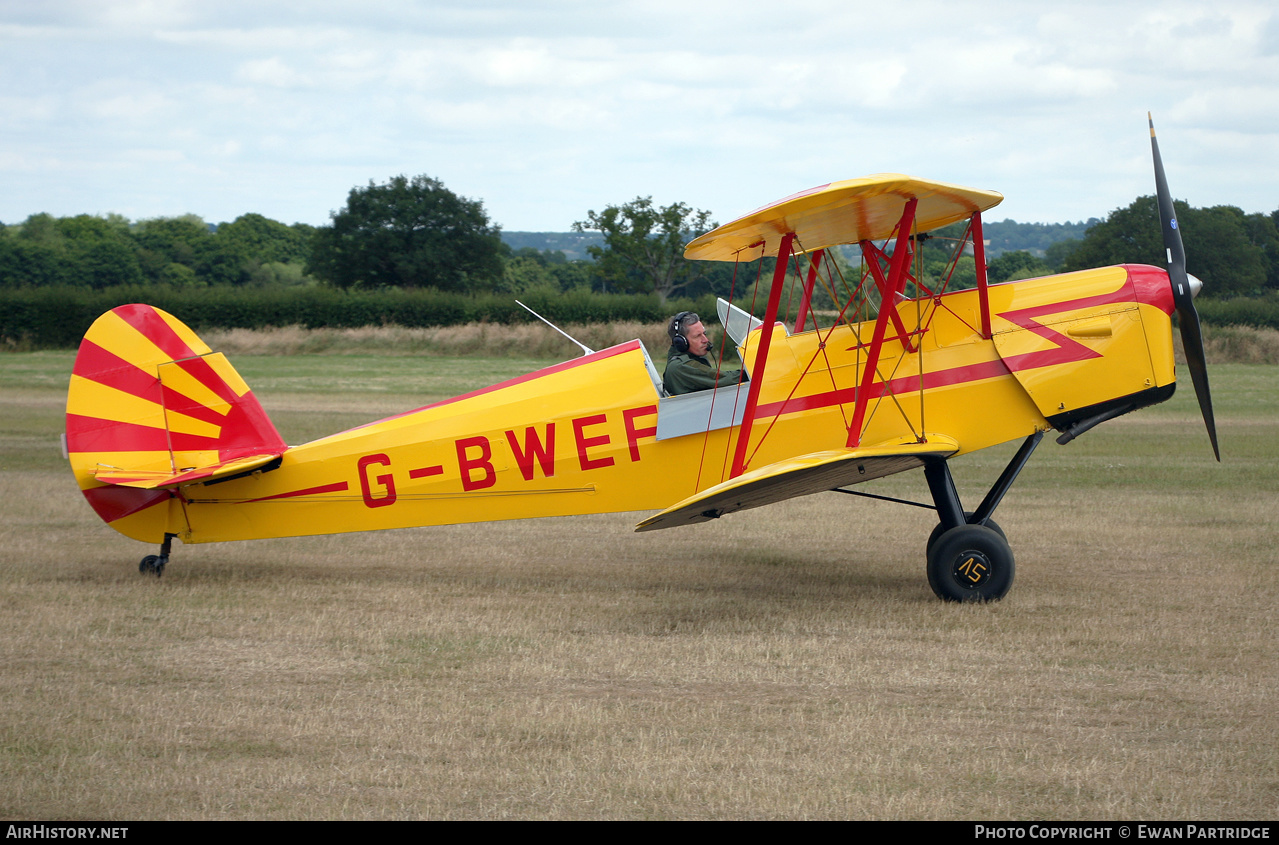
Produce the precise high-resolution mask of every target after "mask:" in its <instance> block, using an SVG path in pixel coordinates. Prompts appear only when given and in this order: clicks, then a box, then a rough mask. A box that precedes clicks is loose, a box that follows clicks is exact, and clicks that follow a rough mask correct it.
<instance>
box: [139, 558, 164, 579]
mask: <svg viewBox="0 0 1279 845" xmlns="http://www.w3.org/2000/svg"><path fill="white" fill-rule="evenodd" d="M159 562H160V556H159V555H147V556H146V557H144V558H142V560H141V561H140V562H139V563H138V572H140V573H142V574H143V575H151V574H157V575H158V574H159V572H158V570H157V569H156V564H157V563H159Z"/></svg>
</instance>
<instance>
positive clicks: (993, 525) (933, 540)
mask: <svg viewBox="0 0 1279 845" xmlns="http://www.w3.org/2000/svg"><path fill="white" fill-rule="evenodd" d="M972 519H973V512H972V511H964V521H965V522H967V523H968V524H969V525H973V524H974V523H973V521H972ZM986 527H987V528H990V529H993V530H994V532H995V533H996V534H998V535H999V536H1000V537H1003V538H1004V539H1005V540H1007V539H1008V535H1007V534H1005V533H1004V529H1002V528H1000V527H999V523H998V522H995V520H993V519H987V520H986ZM945 532H946V526H944V525H942V524H941V523H940V522H939V523H937V527H936V528H934V529H933V533H931V534H929V535H928V545H927V546H925V547H924V552H925V554H932V551H933V546H935V545H937V538H938V537H940V536H941V535H942V534H944V533H945Z"/></svg>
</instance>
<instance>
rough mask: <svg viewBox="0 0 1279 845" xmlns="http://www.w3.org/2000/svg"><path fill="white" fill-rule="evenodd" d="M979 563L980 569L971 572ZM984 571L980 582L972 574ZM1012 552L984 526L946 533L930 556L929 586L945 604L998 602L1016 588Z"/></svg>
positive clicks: (965, 526)
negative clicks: (956, 602)
mask: <svg viewBox="0 0 1279 845" xmlns="http://www.w3.org/2000/svg"><path fill="white" fill-rule="evenodd" d="M974 562H976V563H977V564H978V569H977V570H973V569H971V566H972V564H973V563H974ZM965 567H969V568H970V570H969V571H970V572H977V571H978V570H985V572H984V573H981V578H980V580H974V579H973V578H972V577H970V574H969V572H965V571H964V569H965ZM1015 574H1016V565H1015V563H1014V561H1013V550H1012V548H1011V547H1009V545H1008V541H1007V540H1005V539H1004V538H1003V537H1001V536H1000V535H999V534H998V532H996V531H993V530H992V529H990V528H987V527H986V526H984V525H959V526H956V527H955V528H952V529H950V530H949V531H946V532H944V533H943V534H942V535H941V537H940V538H938V540H937V543H936V544H935V545H934V546H933V549H932V551H931V552H929V554H928V586H930V587H932V588H933V592H934V593H936V594H937V598H939V599H941V600H943V601H960V602H965V601H983V602H984V601H998V600H999V599H1002V598H1003V597H1004V596H1005V595H1007V594H1008V591H1009V589H1011V588H1012V585H1013V576H1014V575H1015Z"/></svg>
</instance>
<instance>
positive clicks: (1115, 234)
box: [1062, 197, 1266, 297]
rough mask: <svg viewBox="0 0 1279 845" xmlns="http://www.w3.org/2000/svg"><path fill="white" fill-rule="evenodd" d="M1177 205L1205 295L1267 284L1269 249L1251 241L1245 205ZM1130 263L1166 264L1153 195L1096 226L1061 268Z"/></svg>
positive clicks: (1190, 262) (1189, 264)
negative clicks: (1267, 253) (1208, 206)
mask: <svg viewBox="0 0 1279 845" xmlns="http://www.w3.org/2000/svg"><path fill="white" fill-rule="evenodd" d="M1173 209H1174V211H1175V213H1176V215H1177V222H1178V226H1179V228H1180V230H1181V237H1182V240H1183V243H1184V244H1185V247H1186V270H1187V271H1188V272H1190V273H1192V274H1193V275H1195V276H1198V277H1199V278H1201V279H1203V282H1204V290H1203V295H1204V296H1214V297H1215V296H1227V297H1228V296H1238V295H1245V296H1246V295H1251V294H1254V293H1257V292H1259V291H1260V290H1261V289H1262V288H1263V287H1264V286H1265V283H1266V254H1265V251H1264V249H1263V247H1262V246H1261V245H1258V244H1255V243H1252V242H1251V241H1250V240H1249V237H1248V230H1247V228H1246V227H1245V223H1244V213H1243V212H1242V211H1241V210H1239V209H1238V208H1235V207H1234V206H1226V205H1219V206H1215V207H1213V208H1191V207H1190V206H1189V205H1187V204H1186V203H1184V202H1181V201H1176V202H1174V203H1173ZM1128 263H1135V264H1153V265H1154V266H1156V267H1163V266H1165V264H1166V261H1165V257H1164V243H1163V234H1162V231H1161V229H1160V224H1159V208H1158V206H1157V205H1156V204H1155V198H1154V197H1138V198H1137V199H1135V200H1133V202H1132V204H1131V205H1129V206H1128V207H1127V208H1119V209H1116V210H1114V211H1112V212H1111V213H1110V215H1109V216H1108V217H1107V218H1106V219H1105V220H1103V221H1102V222H1100V223H1098V224H1096V225H1095V226H1093V227H1091V228H1090V229H1089V230H1088V234H1086V235H1085V236H1084V239H1083V240H1082V241H1080V243H1079V246H1078V248H1076V249H1075V250H1074V251H1073V252H1072V253H1070V255H1069V256H1068V257H1067V258H1066V260H1065V261H1064V262H1063V264H1062V269H1063V270H1066V271H1069V270H1083V269H1086V268H1088V267H1103V266H1105V265H1108V264H1128Z"/></svg>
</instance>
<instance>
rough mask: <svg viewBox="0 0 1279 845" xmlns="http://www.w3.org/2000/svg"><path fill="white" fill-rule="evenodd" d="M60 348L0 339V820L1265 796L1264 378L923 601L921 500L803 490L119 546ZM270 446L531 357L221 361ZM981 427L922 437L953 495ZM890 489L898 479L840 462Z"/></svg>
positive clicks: (1031, 815) (1041, 810) (1074, 468)
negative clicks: (152, 561)
mask: <svg viewBox="0 0 1279 845" xmlns="http://www.w3.org/2000/svg"><path fill="white" fill-rule="evenodd" d="M72 357H73V353H70V352H42V353H23V354H3V355H0V396H2V397H3V399H2V402H0V470H2V472H0V485H2V488H0V492H2V494H3V497H4V503H5V504H4V514H5V520H4V523H3V525H2V526H0V543H2V548H0V607H3V613H0V654H2V655H3V657H2V661H3V667H4V668H3V672H2V673H0V713H2V716H0V784H2V785H3V786H2V787H0V816H2V817H5V818H10V819H18V818H41V819H73V818H104V819H141V818H183V819H193V818H370V817H372V818H420V817H429V818H510V817H519V818H756V817H759V818H778V817H799V818H806V817H812V818H824V817H849V818H969V819H998V818H1018V819H1134V820H1154V819H1206V818H1210V819H1220V818H1238V819H1274V818H1276V817H1279V743H1277V742H1276V737H1277V736H1279V708H1276V706H1275V698H1276V693H1277V692H1279V655H1277V654H1276V637H1275V634H1274V616H1275V607H1276V599H1277V598H1279V567H1277V566H1276V556H1277V553H1276V545H1279V529H1277V526H1279V516H1277V514H1279V471H1276V456H1277V455H1279V368H1277V367H1270V366H1245V365H1226V366H1217V367H1214V368H1213V370H1212V374H1211V375H1212V379H1213V389H1214V396H1215V399H1216V407H1217V415H1218V425H1219V428H1220V435H1221V448H1222V453H1223V463H1222V464H1221V465H1217V464H1216V463H1215V462H1214V461H1213V460H1212V455H1211V451H1210V449H1209V447H1208V443H1207V438H1206V436H1205V434H1204V432H1203V425H1202V422H1200V420H1199V419H1198V413H1197V410H1196V408H1195V407H1194V397H1193V391H1191V390H1190V389H1189V387H1188V385H1183V390H1182V391H1181V392H1180V393H1179V394H1178V395H1177V396H1176V397H1175V398H1174V399H1173V400H1172V401H1171V402H1169V403H1167V404H1166V405H1163V406H1158V407H1156V408H1151V409H1148V410H1145V411H1142V412H1139V413H1137V414H1134V415H1130V416H1128V417H1125V418H1123V419H1121V420H1118V421H1115V422H1112V423H1108V424H1106V425H1104V426H1102V427H1100V428H1099V429H1097V430H1095V431H1093V432H1091V433H1089V434H1086V435H1084V436H1083V437H1082V438H1081V439H1080V440H1078V441H1076V442H1075V443H1072V444H1070V445H1068V446H1064V447H1062V446H1057V445H1056V444H1054V443H1052V442H1051V441H1046V442H1045V444H1044V445H1043V446H1042V447H1041V448H1040V450H1039V453H1038V454H1037V455H1036V456H1035V459H1034V460H1033V461H1032V462H1031V464H1030V466H1029V467H1028V468H1027V469H1026V471H1025V472H1024V473H1023V475H1022V478H1021V480H1020V481H1019V483H1018V486H1017V487H1016V488H1014V490H1013V492H1012V494H1011V495H1010V496H1009V498H1008V499H1007V500H1006V501H1005V503H1004V505H1003V506H1002V507H1001V509H1000V511H999V514H998V518H999V520H1000V522H1001V524H1002V525H1003V527H1004V528H1005V530H1006V531H1007V533H1008V535H1009V538H1010V540H1011V542H1012V545H1013V549H1014V551H1015V553H1016V555H1017V561H1018V575H1017V582H1016V584H1015V586H1014V587H1013V589H1012V592H1011V593H1010V594H1009V596H1008V598H1007V599H1005V600H1004V601H1003V602H1000V603H996V604H991V605H985V606H956V605H949V604H943V603H941V602H939V601H937V600H936V599H935V598H934V597H933V595H932V593H931V591H930V590H929V588H928V585H927V582H926V579H925V577H924V565H923V545H924V540H925V538H926V537H927V534H928V531H929V530H930V529H931V527H932V519H931V518H930V516H929V514H928V512H926V511H922V510H918V509H914V508H903V507H900V506H894V505H889V504H883V503H876V502H868V501H860V500H854V499H852V498H851V497H847V496H840V495H836V494H822V495H819V496H813V497H809V498H806V499H801V500H797V501H792V502H789V503H785V504H782V505H778V506H774V507H771V508H766V509H761V510H757V511H751V512H750V513H749V514H739V515H735V516H730V517H727V518H725V519H723V520H719V521H717V522H715V523H712V524H708V525H706V526H699V527H696V528H690V529H677V530H673V531H666V532H655V533H652V534H639V535H637V534H634V533H632V532H631V528H632V526H633V525H634V523H635V521H636V520H637V518H638V515H636V514H620V515H609V516H600V517H588V518H575V519H557V520H544V521H530V522H510V523H498V524H490V525H475V526H459V527H444V528H433V529H419V530H408V531H397V532H387V533H380V534H365V535H351V536H343V537H328V538H326V537H318V538H303V539H296V540H279V541H264V542H254V543H244V544H235V545H225V546H224V545H216V544H215V545H209V546H191V547H184V546H180V545H179V546H176V547H175V550H174V551H175V554H174V558H173V561H172V563H171V564H170V566H169V568H168V570H167V571H166V572H165V575H164V578H163V579H161V580H159V581H157V580H156V579H155V578H144V577H141V576H139V575H138V573H137V566H136V565H137V561H138V559H139V558H140V557H141V556H142V555H143V554H145V553H148V552H149V551H152V550H151V549H149V548H148V547H146V546H143V545H141V544H138V543H135V542H133V541H130V540H127V539H124V538H122V537H120V536H119V535H117V534H115V532H113V531H112V530H111V529H109V528H107V527H106V526H104V525H102V524H101V523H100V522H99V521H98V520H97V518H96V517H95V516H94V515H93V513H92V512H91V511H90V509H89V507H88V505H87V504H86V503H85V502H84V501H83V499H82V498H81V496H80V495H79V492H78V491H77V490H76V487H75V483H74V481H73V480H72V479H71V476H70V473H69V471H68V470H67V468H66V465H65V463H64V462H63V460H62V459H61V457H60V455H59V452H58V446H57V435H58V431H59V430H60V428H61V414H62V403H63V400H64V391H65V386H66V381H67V378H68V374H69V371H70V368H71V360H72ZM233 360H234V361H235V363H236V365H237V367H238V368H239V370H240V372H241V373H242V374H243V375H244V376H245V378H246V380H247V381H248V382H249V383H250V384H251V385H252V386H253V387H254V389H255V391H256V393H257V394H258V396H259V398H260V399H261V400H262V402H263V404H264V405H265V406H266V407H267V409H268V411H269V412H270V413H271V414H272V417H273V419H274V420H275V421H276V423H277V425H278V427H279V428H280V430H281V432H282V434H283V435H284V437H285V439H286V440H288V441H289V442H291V443H298V442H302V441H305V440H308V439H311V438H313V437H316V436H319V435H322V434H326V433H329V432H331V431H334V430H337V429H339V428H342V427H346V426H349V425H354V424H358V423H361V422H365V421H368V420H370V419H373V418H376V417H379V416H382V415H386V414H390V413H395V412H398V411H401V410H405V409H407V408H409V407H413V406H416V405H420V404H424V403H426V402H428V401H431V400H433V399H438V398H443V397H445V396H449V395H454V394H457V393H460V392H463V391H465V390H468V389H471V388H473V387H476V386H479V385H482V384H486V383H491V382H493V381H497V380H499V379H501V378H504V377H506V376H508V375H512V374H516V373H519V372H524V371H527V370H529V369H532V368H534V367H536V366H539V365H540V364H542V363H547V362H541V361H535V360H523V359H518V358H506V359H501V360H497V359H480V358H451V359H447V360H443V361H441V360H438V359H425V358H406V357H372V356H364V357H361V356H356V355H328V356H324V357H301V356H291V357H274V356H252V355H250V356H248V357H242V356H234V358H233ZM1014 446H1015V444H1013V445H1010V446H1008V447H1006V448H1001V449H998V450H988V451H987V452H985V453H978V454H975V455H972V456H968V457H966V458H964V459H961V460H959V461H956V462H955V474H956V478H957V481H958V483H959V485H960V488H961V493H962V494H964V495H965V497H966V499H967V500H970V501H973V502H975V501H976V500H977V498H978V497H979V496H980V495H981V493H982V492H983V491H984V488H985V486H986V485H988V484H989V483H990V481H991V480H993V478H994V477H995V476H996V475H997V474H998V472H999V470H1000V468H1001V467H1002V465H1003V463H1004V462H1005V461H1006V460H1007V457H1008V455H1009V454H1010V453H1011V451H1012V449H1013V448H1014ZM867 489H870V490H871V491H873V492H885V493H888V494H891V495H907V496H911V497H914V498H920V497H925V496H926V492H925V488H924V484H923V480H922V477H921V476H920V475H919V474H917V473H916V474H907V475H903V476H897V477H894V478H891V479H887V480H885V481H884V482H878V483H876V484H875V485H872V486H869V487H868V488H867Z"/></svg>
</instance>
